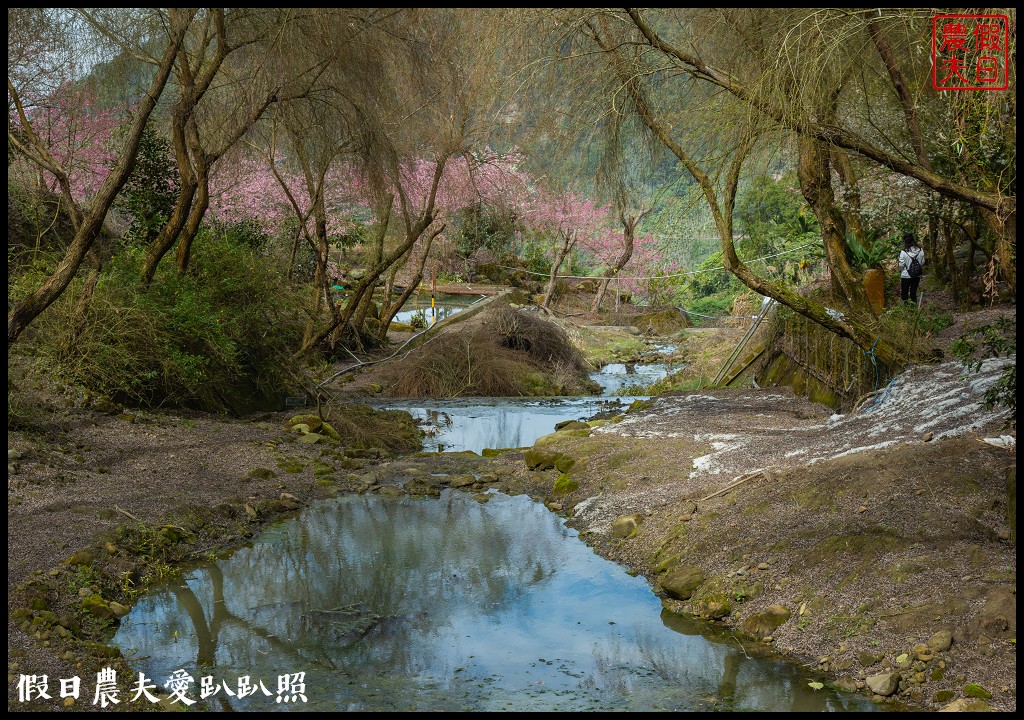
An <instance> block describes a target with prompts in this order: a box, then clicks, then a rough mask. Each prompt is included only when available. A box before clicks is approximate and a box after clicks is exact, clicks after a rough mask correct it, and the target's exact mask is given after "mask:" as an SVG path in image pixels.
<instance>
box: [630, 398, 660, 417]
mask: <svg viewBox="0 0 1024 720" xmlns="http://www.w3.org/2000/svg"><path fill="white" fill-rule="evenodd" d="M653 404H654V400H634V401H633V402H631V403H630V404H629V407H628V408H626V414H627V415H628V414H630V413H637V412H640V411H641V410H646V409H647V408H649V407H650V406H651V405H653Z"/></svg>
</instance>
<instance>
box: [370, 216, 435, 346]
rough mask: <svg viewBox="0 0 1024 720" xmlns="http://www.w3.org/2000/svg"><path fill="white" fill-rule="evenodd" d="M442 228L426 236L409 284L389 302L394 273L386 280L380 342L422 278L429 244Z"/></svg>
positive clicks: (385, 336) (379, 331) (381, 313)
mask: <svg viewBox="0 0 1024 720" xmlns="http://www.w3.org/2000/svg"><path fill="white" fill-rule="evenodd" d="M444 229H445V226H444V225H442V226H441V227H440V228H438V229H437V230H435V231H434V232H432V233H430V235H429V236H428V237H427V242H426V244H425V247H424V249H423V253H422V254H421V255H420V260H419V262H418V263H417V267H416V274H415V275H414V276H413V278H412V280H411V281H410V282H409V286H408V287H406V288H405V290H403V291H402V294H401V295H400V296H399V298H398V300H396V301H395V302H393V303H392V302H389V299H390V297H391V286H392V282H393V281H394V273H392V276H391V281H389V282H388V284H387V287H386V288H385V291H384V298H385V302H388V304H387V305H386V306H385V305H382V306H381V309H380V329H379V330H378V333H377V337H378V338H379V339H380V340H381V342H383V341H384V340H385V339H387V336H388V328H390V327H391V321H392V320H394V319H395V315H397V314H398V311H399V310H401V309H402V306H403V305H405V303H406V301H407V300H408V299H409V297H410V296H412V294H413V293H414V292H416V288H417V287H418V286H419V284H420V282H421V281H422V280H423V268H424V266H426V264H427V256H428V255H429V254H430V246H431V245H432V244H433V242H434V239H435V238H436V237H437V236H438V235H440V234H441V233H442V232H444ZM396 272H397V270H396Z"/></svg>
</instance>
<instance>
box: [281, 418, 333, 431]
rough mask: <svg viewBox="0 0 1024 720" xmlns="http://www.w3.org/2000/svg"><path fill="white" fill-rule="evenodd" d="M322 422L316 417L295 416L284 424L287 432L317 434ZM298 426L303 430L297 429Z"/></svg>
mask: <svg viewBox="0 0 1024 720" xmlns="http://www.w3.org/2000/svg"><path fill="white" fill-rule="evenodd" d="M323 424H324V423H323V420H321V419H320V418H319V417H317V416H316V415H296V416H295V417H293V418H291V419H290V420H288V422H286V423H285V424H284V426H285V427H286V428H288V429H289V430H296V429H298V430H300V431H302V432H319V431H320V428H321V427H323ZM299 425H303V426H304V427H303V428H299V427H298V426H299Z"/></svg>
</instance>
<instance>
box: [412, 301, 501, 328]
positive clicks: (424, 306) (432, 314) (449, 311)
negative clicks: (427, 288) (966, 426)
mask: <svg viewBox="0 0 1024 720" xmlns="http://www.w3.org/2000/svg"><path fill="white" fill-rule="evenodd" d="M483 298H484V296H483V295H444V294H440V293H438V294H436V295H435V296H434V303H433V307H431V302H430V293H420V294H415V295H412V296H411V297H410V298H409V299H408V300H406V301H405V305H403V306H402V309H401V310H399V311H398V312H397V313H396V314H395V318H394V321H395V322H401V323H408V322H410V321H411V320H412V319H413V317H414V316H416V315H419V314H422V315H423V320H424V321H425V322H426V323H427V325H428V326H430V325H433V324H434V323H435V322H438V321H440V320H444V319H445V318H448V317H451V316H452V315H455V314H456V313H458V312H461V311H462V310H465V309H466V308H468V307H469V306H470V305H472V304H474V303H477V302H479V301H480V300H482V299H483Z"/></svg>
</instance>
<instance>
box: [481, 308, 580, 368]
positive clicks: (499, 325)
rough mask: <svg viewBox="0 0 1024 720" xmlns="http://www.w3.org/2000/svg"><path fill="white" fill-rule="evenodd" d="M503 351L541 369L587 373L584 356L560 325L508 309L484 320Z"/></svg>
mask: <svg viewBox="0 0 1024 720" xmlns="http://www.w3.org/2000/svg"><path fill="white" fill-rule="evenodd" d="M485 324H486V325H487V326H488V327H490V328H491V329H492V332H493V333H494V334H495V335H496V336H497V338H498V342H499V344H500V345H501V346H502V347H505V348H508V349H510V350H518V351H521V352H524V353H525V354H526V355H527V357H528V358H529V360H530V362H533V363H534V364H536V365H537V366H538V367H545V368H552V369H553V368H558V367H561V368H566V369H574V370H579V371H585V370H586V364H585V362H584V360H583V356H582V355H581V354H580V352H579V351H578V350H577V349H576V347H575V346H574V345H573V344H572V342H571V341H570V339H569V336H568V335H567V334H566V332H565V331H564V330H563V329H562V328H560V327H559V326H558V325H556V324H554V323H552V322H549V321H547V320H544V319H542V318H539V317H537V316H536V315H532V314H529V313H525V312H519V311H517V310H514V309H513V308H511V307H508V306H507V305H505V306H501V307H498V308H495V309H494V310H493V311H491V312H490V313H489V314H488V316H487V317H486V319H485Z"/></svg>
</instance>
